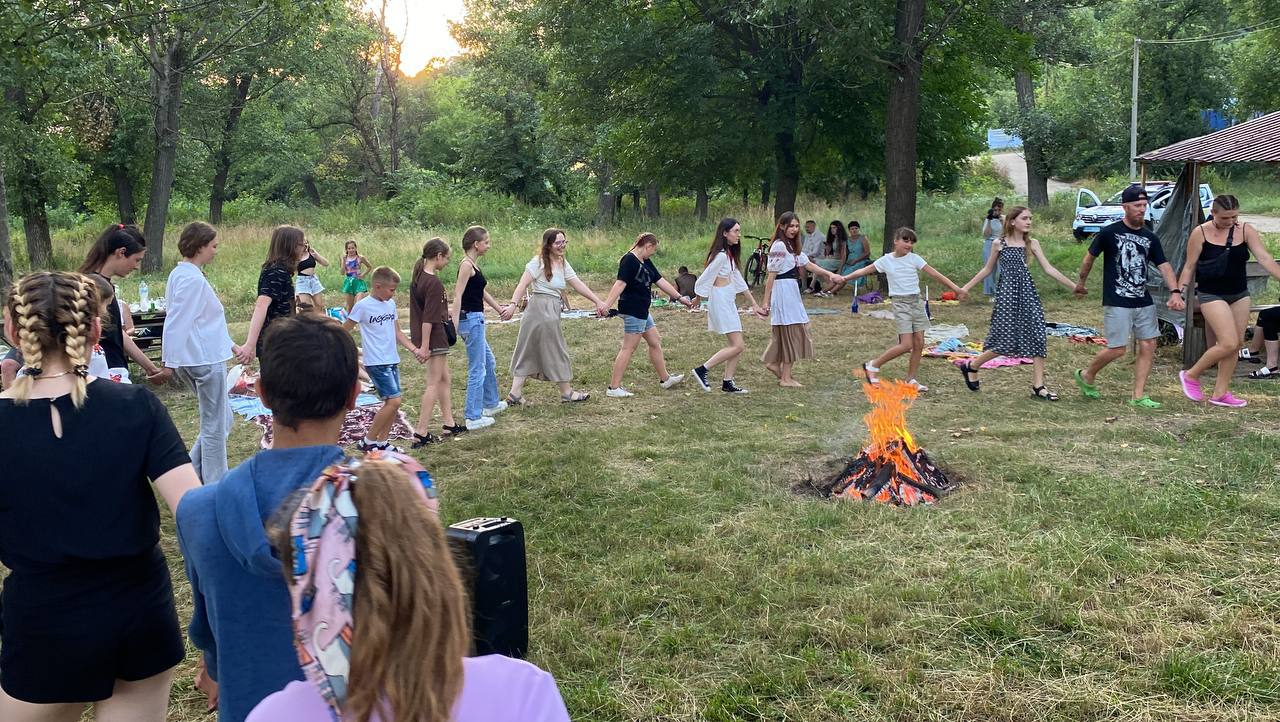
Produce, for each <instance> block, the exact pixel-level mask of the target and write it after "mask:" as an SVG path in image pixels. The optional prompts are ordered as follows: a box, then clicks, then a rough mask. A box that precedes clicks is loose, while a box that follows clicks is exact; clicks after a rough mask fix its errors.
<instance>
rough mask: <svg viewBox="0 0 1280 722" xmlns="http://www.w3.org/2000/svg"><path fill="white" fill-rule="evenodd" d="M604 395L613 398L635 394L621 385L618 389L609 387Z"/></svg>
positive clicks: (623, 397)
mask: <svg viewBox="0 0 1280 722" xmlns="http://www.w3.org/2000/svg"><path fill="white" fill-rule="evenodd" d="M604 395H605V396H608V397H609V398H611V399H625V398H627V397H628V396H635V394H633V393H631V392H630V391H627V390H626V389H624V388H622V387H621V386H619V387H618V388H616V389H609V390H608V391H605V392H604Z"/></svg>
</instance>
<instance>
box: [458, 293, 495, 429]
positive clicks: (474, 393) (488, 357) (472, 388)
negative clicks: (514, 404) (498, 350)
mask: <svg viewBox="0 0 1280 722" xmlns="http://www.w3.org/2000/svg"><path fill="white" fill-rule="evenodd" d="M458 337H459V338H461V339H462V343H463V344H465V345H466V347H467V404H466V407H465V409H464V410H463V412H462V415H463V417H464V418H466V419H468V420H471V421H474V420H476V419H478V418H480V417H481V416H482V415H483V414H482V413H481V412H482V411H483V410H484V409H492V408H493V407H495V406H497V405H498V362H497V360H496V359H494V357H493V349H491V348H489V342H488V341H487V340H485V337H484V313H483V312H481V311H471V312H469V313H467V315H466V316H465V317H464V318H463V319H462V320H461V322H460V323H459V324H458Z"/></svg>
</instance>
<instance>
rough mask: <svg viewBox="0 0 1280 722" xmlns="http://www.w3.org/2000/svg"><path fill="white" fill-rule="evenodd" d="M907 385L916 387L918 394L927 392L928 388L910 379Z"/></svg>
mask: <svg viewBox="0 0 1280 722" xmlns="http://www.w3.org/2000/svg"><path fill="white" fill-rule="evenodd" d="M907 383H908V384H910V385H912V386H914V387H916V391H919V392H920V393H924V392H926V391H928V390H929V387H928V386H925V385H924V384H922V383H920V382H919V381H916V380H915V379H911V380H909V381H907Z"/></svg>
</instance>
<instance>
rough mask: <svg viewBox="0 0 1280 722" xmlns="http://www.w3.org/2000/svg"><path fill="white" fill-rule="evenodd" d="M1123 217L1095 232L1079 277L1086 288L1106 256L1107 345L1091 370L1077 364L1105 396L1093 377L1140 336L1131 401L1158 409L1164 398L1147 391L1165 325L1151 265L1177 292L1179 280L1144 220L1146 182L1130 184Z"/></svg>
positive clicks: (1081, 379)
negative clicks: (1150, 288) (1159, 319)
mask: <svg viewBox="0 0 1280 722" xmlns="http://www.w3.org/2000/svg"><path fill="white" fill-rule="evenodd" d="M1121 200H1122V201H1123V203H1122V205H1123V206H1124V218H1123V219H1122V220H1119V221H1116V222H1115V223H1112V224H1111V225H1109V226H1106V227H1105V228H1103V229H1102V230H1101V231H1100V232H1099V233H1098V235H1096V236H1094V237H1093V243H1092V244H1091V245H1090V246H1089V250H1088V251H1086V252H1085V254H1084V261H1083V262H1081V264H1080V281H1079V283H1077V284H1076V293H1080V294H1083V293H1084V282H1085V279H1087V278H1088V277H1089V271H1090V270H1091V269H1092V268H1093V261H1094V259H1095V258H1097V257H1098V256H1102V259H1103V263H1104V264H1105V265H1104V266H1103V270H1102V319H1103V333H1104V334H1105V335H1106V337H1107V348H1106V350H1104V351H1099V352H1098V355H1097V356H1095V357H1094V358H1093V362H1092V363H1090V364H1089V368H1087V369H1076V373H1075V379H1076V385H1077V386H1079V387H1080V392H1081V393H1083V394H1084V395H1085V397H1086V398H1090V399H1096V398H1100V397H1101V393H1100V392H1099V391H1098V387H1097V386H1095V385H1094V381H1095V379H1096V378H1097V376H1098V372H1099V371H1101V370H1102V369H1103V368H1105V367H1106V365H1107V364H1109V363H1111V362H1112V361H1115V360H1116V359H1118V358H1120V357H1121V356H1124V351H1125V347H1126V346H1128V345H1129V339H1130V338H1131V337H1134V338H1137V340H1138V359H1137V363H1136V364H1135V365H1134V374H1133V398H1132V399H1130V400H1129V405H1130V406H1134V407H1136V408H1143V409H1158V408H1160V403H1159V402H1156V401H1152V400H1151V397H1150V396H1148V395H1147V394H1146V392H1145V387H1146V385H1147V376H1148V375H1149V374H1150V373H1151V364H1152V362H1153V360H1154V359H1155V351H1156V339H1157V338H1159V336H1160V328H1159V326H1158V324H1157V323H1156V307H1155V303H1154V301H1152V299H1151V294H1150V293H1148V292H1147V264H1150V265H1153V266H1155V267H1156V270H1158V271H1159V272H1160V275H1161V276H1162V277H1163V278H1164V282H1165V283H1166V284H1167V285H1168V286H1169V288H1172V289H1175V290H1174V291H1173V293H1174V294H1177V295H1178V296H1181V293H1182V292H1181V291H1179V290H1176V289H1177V286H1178V281H1177V279H1175V278H1174V275H1173V266H1171V265H1169V261H1168V260H1166V259H1165V257H1164V248H1162V247H1161V246H1160V239H1159V237H1157V236H1156V234H1154V233H1152V232H1151V231H1149V230H1147V228H1146V226H1145V225H1143V222H1142V221H1143V217H1144V216H1145V215H1146V213H1147V192H1146V191H1145V190H1143V189H1142V187H1141V186H1136V185H1134V186H1129V187H1128V188H1126V189H1125V190H1124V193H1123V194H1122V196H1121Z"/></svg>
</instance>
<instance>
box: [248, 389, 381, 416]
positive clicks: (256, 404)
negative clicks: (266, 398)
mask: <svg viewBox="0 0 1280 722" xmlns="http://www.w3.org/2000/svg"><path fill="white" fill-rule="evenodd" d="M227 400H228V402H229V403H230V404H231V410H232V411H234V412H236V413H237V414H239V415H240V416H243V417H244V418H246V419H253V418H256V417H258V416H271V409H268V408H267V407H266V405H265V404H263V403H262V399H260V398H258V397H257V396H250V395H247V394H231V395H229V396H228V397H227ZM367 406H382V400H381V399H379V398H378V397H377V396H374V395H373V394H360V395H359V396H357V397H356V408H363V407H367Z"/></svg>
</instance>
